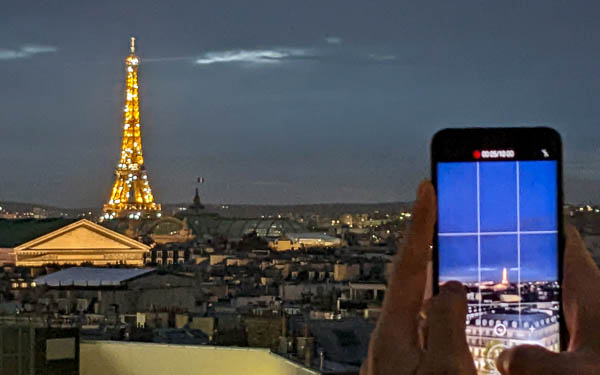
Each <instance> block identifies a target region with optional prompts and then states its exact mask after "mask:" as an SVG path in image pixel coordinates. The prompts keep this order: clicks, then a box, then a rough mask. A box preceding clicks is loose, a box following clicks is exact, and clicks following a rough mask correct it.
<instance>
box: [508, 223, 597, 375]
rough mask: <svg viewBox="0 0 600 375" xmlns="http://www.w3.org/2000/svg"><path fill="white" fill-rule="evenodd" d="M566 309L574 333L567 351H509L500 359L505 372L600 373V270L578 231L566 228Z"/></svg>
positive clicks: (536, 374)
mask: <svg viewBox="0 0 600 375" xmlns="http://www.w3.org/2000/svg"><path fill="white" fill-rule="evenodd" d="M566 235H567V241H566V246H565V259H564V265H565V266H564V282H563V308H564V315H565V316H564V319H565V322H566V325H567V329H568V330H569V333H570V341H569V347H568V350H567V351H566V352H563V353H554V352H550V351H548V350H546V349H544V348H542V347H540V346H536V345H522V346H516V347H514V348H511V349H508V350H505V351H504V352H502V354H500V356H499V357H498V360H497V368H498V369H499V370H500V372H501V373H502V375H566V374H577V375H597V374H600V270H599V269H598V267H597V266H596V264H595V263H594V260H593V259H592V257H591V255H590V253H589V252H588V251H587V249H586V246H585V243H584V242H583V240H582V239H581V237H580V236H579V233H578V232H577V230H576V229H575V228H574V227H573V226H571V225H569V226H567V227H566Z"/></svg>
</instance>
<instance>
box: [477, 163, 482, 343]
mask: <svg viewBox="0 0 600 375" xmlns="http://www.w3.org/2000/svg"><path fill="white" fill-rule="evenodd" d="M479 189H480V183H479V162H477V290H478V292H479V296H478V298H477V299H478V300H479V311H478V312H477V313H478V314H480V313H481V309H482V307H481V302H482V299H483V298H482V294H481V202H480V191H479ZM482 335H483V333H482V330H481V329H480V330H479V340H480V341H481V340H482Z"/></svg>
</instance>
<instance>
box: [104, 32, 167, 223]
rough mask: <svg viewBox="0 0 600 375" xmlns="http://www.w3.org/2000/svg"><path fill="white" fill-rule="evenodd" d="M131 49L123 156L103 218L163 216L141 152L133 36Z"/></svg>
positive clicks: (128, 57) (124, 120) (124, 118)
mask: <svg viewBox="0 0 600 375" xmlns="http://www.w3.org/2000/svg"><path fill="white" fill-rule="evenodd" d="M130 48H131V53H130V54H129V56H127V58H126V59H125V66H126V70H127V86H126V89H125V108H124V109H123V110H124V112H125V113H124V114H123V142H122V144H121V158H120V160H119V164H118V165H117V169H116V170H115V174H116V177H117V178H116V180H115V184H114V185H113V188H112V192H111V194H110V199H109V200H108V203H107V204H105V205H104V207H103V210H104V216H103V219H114V218H118V217H128V218H130V219H140V218H145V217H157V216H160V204H158V203H155V202H154V196H153V195H152V189H150V183H149V182H148V176H147V174H146V168H145V167H144V158H143V156H142V128H141V125H140V97H139V92H138V66H139V64H140V59H139V58H138V57H137V56H136V55H135V38H131V47H130Z"/></svg>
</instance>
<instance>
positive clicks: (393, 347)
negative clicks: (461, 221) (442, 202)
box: [360, 181, 475, 375]
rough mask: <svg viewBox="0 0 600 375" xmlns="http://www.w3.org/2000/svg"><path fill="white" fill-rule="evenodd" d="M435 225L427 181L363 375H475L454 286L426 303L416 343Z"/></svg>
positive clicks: (459, 292)
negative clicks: (424, 328)
mask: <svg viewBox="0 0 600 375" xmlns="http://www.w3.org/2000/svg"><path fill="white" fill-rule="evenodd" d="M435 220H436V198H435V191H434V189H433V186H432V185H431V183H429V182H427V181H426V182H423V183H422V184H421V186H420V187H419V191H418V194H417V200H416V202H415V205H414V207H413V214H412V223H411V227H410V232H409V235H408V240H407V242H406V244H405V246H404V251H403V252H402V259H395V260H394V271H393V274H392V275H391V276H390V277H389V279H388V287H387V290H386V294H385V299H384V302H383V311H382V314H381V316H380V317H379V319H378V320H377V326H376V328H375V331H373V333H372V334H371V340H370V343H369V353H368V355H367V359H366V360H365V361H364V363H363V365H362V367H361V371H360V373H361V374H362V375H383V374H390V375H391V374H394V375H415V374H417V375H425V374H442V373H443V374H447V375H475V367H474V365H473V359H472V358H471V354H470V353H469V350H468V346H467V342H466V340H465V314H466V298H465V292H464V289H463V287H462V285H460V284H459V283H449V284H447V285H445V286H444V287H442V288H441V290H440V293H439V294H438V295H437V296H435V297H433V299H432V300H431V303H430V308H429V311H428V314H427V327H428V329H427V335H426V336H427V339H426V341H427V342H426V348H423V347H422V345H421V342H420V341H421V340H420V337H421V336H420V333H421V331H422V330H421V328H422V327H421V326H420V322H421V319H420V312H421V311H422V309H423V297H424V294H425V289H426V286H427V283H428V282H430V280H428V279H427V269H428V264H429V263H430V262H431V249H430V244H431V241H432V240H433V231H434V225H435Z"/></svg>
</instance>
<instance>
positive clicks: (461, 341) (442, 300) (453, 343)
mask: <svg viewBox="0 0 600 375" xmlns="http://www.w3.org/2000/svg"><path fill="white" fill-rule="evenodd" d="M466 315H467V296H466V293H465V289H464V287H463V286H462V284H461V283H459V282H456V281H450V282H447V283H445V284H444V285H442V286H441V287H440V293H439V294H438V295H437V296H435V297H433V299H432V301H431V308H430V310H429V316H428V319H427V326H428V333H427V336H428V338H427V352H428V353H432V354H433V355H435V356H436V357H438V358H439V357H440V356H441V357H445V356H454V355H455V354H456V353H457V349H464V350H467V338H466V335H465V328H466V327H465V325H466V323H465V319H466Z"/></svg>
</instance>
